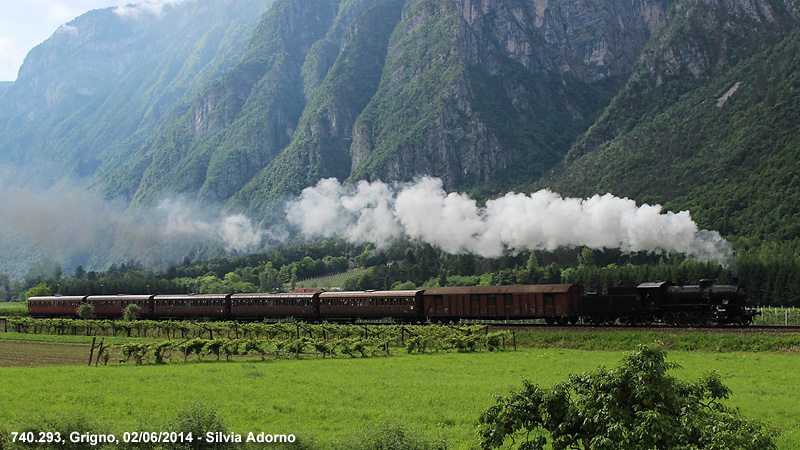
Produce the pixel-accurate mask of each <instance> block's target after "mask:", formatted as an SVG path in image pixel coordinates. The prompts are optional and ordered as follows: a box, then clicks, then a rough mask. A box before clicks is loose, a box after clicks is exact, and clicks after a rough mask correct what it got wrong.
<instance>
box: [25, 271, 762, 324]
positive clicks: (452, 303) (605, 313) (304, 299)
mask: <svg viewBox="0 0 800 450" xmlns="http://www.w3.org/2000/svg"><path fill="white" fill-rule="evenodd" d="M746 298H747V297H746V294H745V291H744V288H743V287H742V286H740V285H714V284H713V283H712V282H711V281H710V280H701V282H700V284H699V285H696V286H676V285H674V284H672V283H667V282H656V283H642V284H640V285H638V286H636V287H635V288H611V289H609V292H608V293H607V294H596V293H584V290H583V287H582V286H580V285H578V284H543V285H524V286H463V287H438V288H431V289H426V290H410V291H352V292H348V291H344V292H325V291H322V290H311V291H310V292H309V290H300V292H293V293H271V294H266V293H261V294H186V295H122V294H120V295H102V296H83V297H80V296H69V297H67V296H52V297H31V298H30V299H29V300H28V313H29V315H30V316H32V317H77V309H78V307H79V306H80V305H81V304H82V303H88V304H90V305H92V306H93V311H94V315H95V316H96V317H97V318H101V319H114V318H119V317H120V316H122V313H123V311H124V310H125V308H126V307H127V306H128V305H129V304H136V305H137V306H138V307H139V317H141V318H142V319H155V320H165V319H172V320H183V319H201V318H202V319H205V318H209V319H217V320H239V321H252V320H264V319H283V318H294V319H296V320H302V321H309V322H322V321H329V322H336V321H351V322H353V321H356V320H374V319H385V318H391V319H394V320H395V321H399V322H411V323H414V322H416V323H421V322H426V321H431V322H458V321H460V320H464V319H470V320H528V319H544V320H545V321H546V322H547V323H548V324H555V323H558V324H560V325H567V324H575V323H584V324H590V325H606V324H613V323H617V322H619V323H622V324H629V325H640V324H653V323H663V324H666V325H673V326H711V325H748V324H750V323H751V322H752V320H753V316H755V315H757V314H758V312H757V311H755V310H753V309H748V308H747V307H746V305H745V302H746Z"/></svg>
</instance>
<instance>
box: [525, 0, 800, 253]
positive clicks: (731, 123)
mask: <svg viewBox="0 0 800 450" xmlns="http://www.w3.org/2000/svg"><path fill="white" fill-rule="evenodd" d="M671 16H672V17H671V18H670V19H669V20H668V26H665V27H664V28H663V29H661V30H660V32H659V34H658V35H656V36H655V37H654V39H653V40H652V41H651V42H650V44H649V45H648V47H647V48H646V49H645V51H644V53H643V56H642V58H641V60H640V61H639V63H637V67H636V70H635V71H634V74H633V76H632V77H631V79H630V80H629V82H628V83H627V85H626V86H625V88H624V89H622V90H621V91H620V93H619V94H618V95H617V96H616V97H615V99H614V100H613V101H612V102H611V104H610V106H609V107H608V108H607V109H606V111H605V112H604V114H603V116H602V117H601V118H600V119H599V120H598V121H597V123H595V124H594V125H593V126H592V127H591V129H590V130H589V131H588V132H587V133H586V134H585V135H584V136H582V137H581V139H579V140H578V141H577V142H576V143H575V145H574V146H573V147H572V149H571V150H570V152H569V154H568V156H567V158H566V161H565V163H564V164H563V165H562V166H561V167H560V168H559V169H558V170H557V171H555V174H553V175H552V176H549V177H546V178H545V179H543V180H541V181H540V182H538V183H537V184H536V185H537V186H540V187H541V186H548V187H551V188H553V189H555V190H557V191H559V192H562V193H564V194H569V195H578V196H583V195H591V194H593V193H596V192H601V193H602V192H607V191H611V192H614V193H615V194H617V195H625V196H629V197H631V198H636V199H638V200H640V201H648V202H654V203H662V204H665V205H666V206H667V207H668V208H670V209H673V210H677V209H689V210H691V211H692V212H693V217H694V218H695V219H696V220H697V221H698V222H699V223H700V224H701V225H703V226H706V227H710V228H713V229H716V230H719V231H720V232H722V233H724V234H735V235H745V236H748V237H751V238H756V239H770V240H776V239H777V240H783V239H794V238H798V237H800V223H798V220H797V219H798V217H800V204H798V202H797V199H798V198H800V166H798V163H797V161H798V151H800V133H798V132H799V131H800V120H798V118H800V101H799V100H800V95H799V94H800V92H798V88H800V77H799V76H798V73H800V67H798V65H799V64H800V53H798V51H800V33H798V30H797V29H796V25H797V21H798V17H800V14H798V5H797V3H796V2H785V3H781V2H768V1H736V2H733V1H721V2H710V3H705V2H692V1H680V2H678V3H676V4H675V7H674V8H673V10H672V12H671Z"/></svg>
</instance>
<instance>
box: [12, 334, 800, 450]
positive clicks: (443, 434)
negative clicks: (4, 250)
mask: <svg viewBox="0 0 800 450" xmlns="http://www.w3.org/2000/svg"><path fill="white" fill-rule="evenodd" d="M623 354H624V352H622V351H585V350H566V349H526V350H520V351H517V352H512V351H506V352H499V353H498V352H491V353H490V352H479V353H438V354H424V355H403V356H397V357H383V358H353V359H349V358H343V359H336V360H329V359H312V360H299V361H298V360H288V359H287V360H268V361H264V362H261V361H247V362H227V363H226V362H215V361H214V362H212V361H208V362H194V363H187V364H174V365H142V366H106V367H102V366H101V367H91V368H90V367H77V366H74V367H55V368H53V367H51V368H6V369H1V370H0V373H2V375H3V376H4V378H5V379H6V380H8V381H7V382H8V383H11V384H13V386H14V387H13V389H5V390H3V391H2V392H0V402H1V403H0V404H2V405H3V408H2V409H0V427H5V428H6V429H8V430H9V431H14V430H16V429H21V428H22V427H25V426H28V425H30V424H31V422H35V421H37V420H38V421H40V422H41V421H43V420H48V418H52V417H60V416H64V415H70V416H72V417H77V418H79V419H80V420H83V421H86V422H91V426H92V428H93V429H94V430H95V431H97V432H114V433H116V434H118V435H121V434H122V433H123V432H125V431H134V430H145V431H160V430H167V431H175V430H168V429H167V427H168V426H169V423H170V422H171V421H172V419H173V418H174V417H175V416H176V414H178V412H179V411H180V410H181V409H182V408H185V405H187V403H190V402H201V403H203V404H206V405H216V407H217V411H218V412H219V415H220V416H221V417H222V419H223V421H224V422H225V423H226V424H227V426H228V429H229V430H231V431H234V432H237V433H248V432H251V431H253V432H260V431H265V432H268V433H291V434H295V435H297V436H299V437H300V439H308V438H311V439H313V440H315V441H316V442H318V443H322V444H325V443H330V442H334V441H338V440H341V439H342V438H343V437H346V436H347V435H349V434H350V433H352V432H353V431H354V430H357V429H360V428H363V427H364V426H371V425H375V424H379V423H387V422H389V423H402V424H406V425H409V426H412V427H415V428H418V429H421V430H422V431H423V432H424V433H425V434H427V435H429V436H432V437H433V438H439V439H442V440H444V441H445V442H447V444H448V448H464V449H466V448H471V447H473V446H474V445H475V444H476V442H477V438H476V431H475V430H476V429H475V425H476V421H477V418H478V416H479V415H480V413H481V412H482V411H484V410H485V409H486V408H488V407H489V406H491V405H492V404H493V403H494V398H493V396H492V395H493V394H495V393H497V394H503V395H505V394H507V393H508V392H509V391H511V390H514V389H518V388H519V387H520V385H521V380H522V379H529V380H531V381H532V382H534V383H537V384H540V385H552V384H553V383H557V382H560V381H563V380H564V379H565V378H566V376H567V374H568V373H570V372H573V373H574V372H583V371H591V370H593V369H595V368H596V367H597V366H599V365H605V366H614V365H616V364H617V363H618V362H619V360H620V359H621V357H622V355H623ZM797 358H798V355H797V354H795V353H705V352H702V353H701V352H681V351H671V352H670V353H669V356H668V359H669V360H671V361H674V362H677V363H678V364H680V365H681V366H682V369H679V370H676V371H675V373H674V375H676V376H678V377H679V378H683V379H695V378H697V377H699V376H700V375H701V374H702V373H704V372H706V371H709V370H718V371H719V372H720V374H721V376H722V378H723V382H724V383H725V384H726V385H727V386H728V387H730V388H731V389H732V391H733V395H732V397H731V399H730V400H729V404H730V405H731V406H738V407H740V408H741V409H742V412H743V415H744V416H745V417H750V418H758V419H760V420H762V421H765V422H768V423H769V424H771V425H774V426H777V427H780V428H782V434H781V436H780V437H779V438H778V445H779V448H780V449H785V450H789V449H795V448H800V424H798V422H797V420H796V418H797V417H800V381H798V380H797V378H796V376H795V374H796V368H797V364H798V359H797Z"/></svg>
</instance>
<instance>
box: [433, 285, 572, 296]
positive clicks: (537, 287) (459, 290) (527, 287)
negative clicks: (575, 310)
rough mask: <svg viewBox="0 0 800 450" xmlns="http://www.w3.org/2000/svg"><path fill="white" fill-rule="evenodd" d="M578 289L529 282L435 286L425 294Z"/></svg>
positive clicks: (568, 286) (502, 292)
mask: <svg viewBox="0 0 800 450" xmlns="http://www.w3.org/2000/svg"><path fill="white" fill-rule="evenodd" d="M575 289H578V290H580V289H581V287H580V286H579V285H577V284H530V285H509V286H469V287H465V286H459V287H435V288H430V289H426V290H425V295H467V294H479V295H480V294H565V293H568V292H573V291H574V290H575Z"/></svg>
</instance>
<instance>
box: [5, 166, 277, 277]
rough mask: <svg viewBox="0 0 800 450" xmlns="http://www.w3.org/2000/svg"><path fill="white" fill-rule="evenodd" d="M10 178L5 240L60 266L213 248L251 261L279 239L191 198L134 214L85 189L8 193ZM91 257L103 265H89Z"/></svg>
mask: <svg viewBox="0 0 800 450" xmlns="http://www.w3.org/2000/svg"><path fill="white" fill-rule="evenodd" d="M2 178H3V177H2V173H0V211H2V214H0V239H5V240H6V242H8V240H9V239H12V240H16V241H18V244H19V245H22V246H23V247H28V248H31V247H32V248H36V249H39V251H40V252H41V253H42V254H44V255H47V256H49V257H52V258H56V259H58V260H60V261H76V258H77V260H78V263H81V264H86V265H89V266H95V265H96V264H98V263H102V262H103V260H97V259H101V258H105V260H106V261H107V260H110V259H113V258H117V260H127V259H138V260H140V261H143V262H152V261H154V260H156V259H163V260H176V259H180V258H183V257H184V256H186V255H187V254H188V253H191V252H194V251H197V250H199V249H201V248H203V247H205V246H209V245H211V246H218V247H221V248H224V249H225V250H227V251H231V252H239V253H243V252H250V251H255V250H257V249H259V248H261V247H262V246H263V244H264V242H265V240H266V239H268V238H274V237H275V236H274V235H273V234H274V233H272V234H271V233H268V232H267V231H265V230H262V229H260V228H258V227H257V226H256V225H255V224H254V223H253V222H252V221H250V220H249V219H247V218H246V217H244V216H242V215H230V214H226V213H225V212H224V211H223V210H222V209H221V208H215V207H211V206H209V205H203V204H200V203H199V202H195V201H191V200H188V199H185V198H180V197H172V198H169V199H164V200H162V201H160V202H157V203H156V205H155V206H153V207H145V208H133V209H129V208H128V205H127V204H126V203H125V202H121V201H119V202H118V201H107V200H103V199H102V198H101V197H100V196H99V195H96V194H94V193H92V192H89V191H86V190H84V189H83V188H81V187H78V186H75V187H71V188H65V187H64V186H63V185H61V186H58V187H55V188H53V189H51V190H49V191H45V192H33V191H31V190H27V189H10V188H4V187H3V186H2ZM9 245H10V244H9ZM6 248H8V245H7V246H6ZM86 255H94V256H91V257H93V258H96V259H95V261H93V262H92V261H83V260H82V259H84V258H86V257H87V256H86ZM91 257H90V258H91ZM93 263H94V264H93ZM2 271H3V270H0V272H2Z"/></svg>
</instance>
